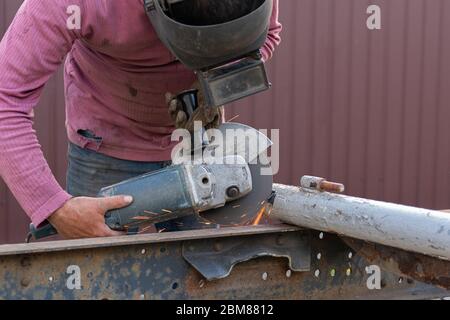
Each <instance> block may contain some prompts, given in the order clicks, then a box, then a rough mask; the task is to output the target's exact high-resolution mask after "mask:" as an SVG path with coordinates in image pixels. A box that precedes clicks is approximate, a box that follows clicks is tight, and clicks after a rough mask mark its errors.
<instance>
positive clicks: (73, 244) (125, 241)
mask: <svg viewBox="0 0 450 320" xmlns="http://www.w3.org/2000/svg"><path fill="white" fill-rule="evenodd" d="M296 230H300V228H299V227H295V226H289V225H261V226H251V227H235V228H222V229H203V230H194V231H181V232H172V233H152V234H142V235H136V236H126V237H111V238H95V239H80V240H67V241H50V242H37V243H27V244H25V243H24V244H11V245H2V246H0V256H8V255H18V254H34V253H49V252H58V251H70V250H81V249H99V248H104V247H120V246H133V245H140V244H148V243H166V242H172V241H173V242H176V241H185V240H196V239H211V238H222V237H234V236H246V235H258V234H271V233H283V232H292V231H296Z"/></svg>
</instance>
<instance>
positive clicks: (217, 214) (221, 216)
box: [200, 163, 273, 226]
mask: <svg viewBox="0 0 450 320" xmlns="http://www.w3.org/2000/svg"><path fill="white" fill-rule="evenodd" d="M249 167H250V171H251V173H252V183H253V190H252V192H250V194H248V195H247V196H246V197H244V198H241V199H239V200H236V201H233V202H229V203H227V204H226V205H225V206H224V207H222V208H218V209H214V210H209V211H207V212H204V213H202V214H200V218H201V219H204V220H206V221H207V222H208V223H211V224H213V225H216V226H217V225H220V226H239V225H246V224H249V223H252V222H253V221H254V220H255V218H256V217H257V215H258V213H260V212H261V210H262V209H263V207H264V206H266V205H267V200H268V199H269V198H270V197H271V195H272V190H273V189H272V185H273V176H272V175H264V174H263V173H262V172H261V171H262V170H263V169H264V168H266V166H263V165H262V164H260V163H258V164H251V165H249Z"/></svg>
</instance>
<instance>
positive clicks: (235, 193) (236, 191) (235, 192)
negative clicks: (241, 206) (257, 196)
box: [227, 186, 241, 199]
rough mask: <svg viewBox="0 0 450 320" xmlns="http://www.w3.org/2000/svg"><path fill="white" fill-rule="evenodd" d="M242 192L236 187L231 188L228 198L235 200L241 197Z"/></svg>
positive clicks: (228, 191)
mask: <svg viewBox="0 0 450 320" xmlns="http://www.w3.org/2000/svg"><path fill="white" fill-rule="evenodd" d="M240 193H241V192H240V191H239V188H238V187H236V186H234V187H229V188H228V190H227V196H228V197H230V198H232V199H234V198H237V197H238V196H239V194H240Z"/></svg>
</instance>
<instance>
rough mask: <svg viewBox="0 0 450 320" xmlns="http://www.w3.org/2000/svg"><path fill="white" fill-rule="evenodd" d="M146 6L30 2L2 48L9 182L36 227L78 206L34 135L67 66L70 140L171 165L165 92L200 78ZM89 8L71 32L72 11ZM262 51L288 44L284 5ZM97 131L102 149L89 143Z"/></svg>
mask: <svg viewBox="0 0 450 320" xmlns="http://www.w3.org/2000/svg"><path fill="white" fill-rule="evenodd" d="M142 2H143V1H142V0H25V2H24V4H23V5H22V7H21V8H20V10H19V12H18V13H17V15H16V17H15V19H14V21H13V23H12V24H11V26H10V28H9V29H8V31H7V33H6V34H5V36H4V38H3V40H2V42H1V43H0V176H1V177H2V178H3V179H4V180H5V182H6V183H7V185H8V186H9V188H10V190H11V191H12V192H13V194H14V196H15V197H16V198H17V200H18V201H19V203H20V204H21V206H22V207H23V208H24V210H25V211H26V212H27V214H28V215H29V217H30V218H31V220H32V221H33V223H34V224H35V225H39V224H41V223H42V222H43V221H44V220H46V219H47V218H48V217H49V216H50V215H51V214H52V213H53V212H55V211H56V210H57V209H59V208H60V207H62V206H63V205H64V203H65V202H66V201H67V200H68V199H70V198H71V196H70V195H69V194H67V193H66V192H65V191H64V189H63V188H62V187H61V186H60V185H59V184H58V183H57V181H56V179H55V177H54V176H53V174H52V172H51V171H50V169H49V166H48V164H47V162H46V160H45V158H44V156H43V153H42V150H41V146H40V145H39V142H38V140H37V137H36V134H35V132H34V131H33V129H32V125H33V112H32V110H33V108H34V107H35V106H36V105H37V103H38V101H39V97H40V95H41V92H42V89H43V87H44V85H45V83H46V82H47V81H48V79H49V78H50V76H51V75H52V74H53V73H54V72H55V70H56V69H57V68H58V66H59V65H60V64H61V63H62V62H63V61H64V58H65V57H66V59H65V68H64V78H65V97H66V115H67V133H68V137H69V140H70V141H71V142H73V143H75V144H77V145H79V146H81V147H85V148H88V149H91V150H96V151H98V152H101V153H104V154H106V155H109V156H113V157H116V158H120V159H126V160H136V161H162V160H168V159H170V152H171V148H172V147H173V145H172V144H171V141H170V135H171V132H172V131H173V129H174V128H173V124H172V121H171V119H170V117H169V116H168V112H167V106H166V104H165V101H164V94H165V93H166V92H179V91H181V90H185V89H187V88H189V87H190V85H191V84H192V83H193V81H194V75H193V72H192V71H190V70H188V69H186V68H185V67H184V66H183V65H181V64H180V63H178V62H176V61H175V59H174V57H173V56H172V54H171V53H170V52H169V51H168V50H167V49H166V48H165V47H164V46H163V44H162V43H161V41H160V40H159V39H158V37H157V35H156V34H155V32H154V30H153V28H152V26H151V24H150V22H149V20H148V18H147V16H146V15H145V12H144V9H143V3H142ZM72 5H77V6H78V7H79V8H80V9H81V28H80V29H79V30H70V29H69V28H68V27H67V20H68V18H69V17H70V16H71V14H68V13H67V12H68V11H67V8H68V7H69V6H72ZM274 9H275V10H274V12H273V17H272V22H271V28H270V34H269V37H268V39H267V43H266V45H265V47H264V48H263V56H264V58H265V59H269V58H270V57H271V55H272V52H273V50H274V48H275V46H276V45H277V44H278V43H279V42H280V38H279V33H280V31H281V25H280V24H279V22H278V0H275V1H274ZM80 129H81V130H90V131H92V132H93V133H94V134H95V135H96V136H98V137H102V141H101V142H98V143H95V142H92V141H88V140H86V139H84V138H82V137H81V136H80V135H78V134H77V131H78V130H80Z"/></svg>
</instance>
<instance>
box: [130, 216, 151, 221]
mask: <svg viewBox="0 0 450 320" xmlns="http://www.w3.org/2000/svg"><path fill="white" fill-rule="evenodd" d="M132 219H133V220H144V221H145V220H150V219H151V218H150V217H143V216H138V217H134V218H132Z"/></svg>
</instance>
